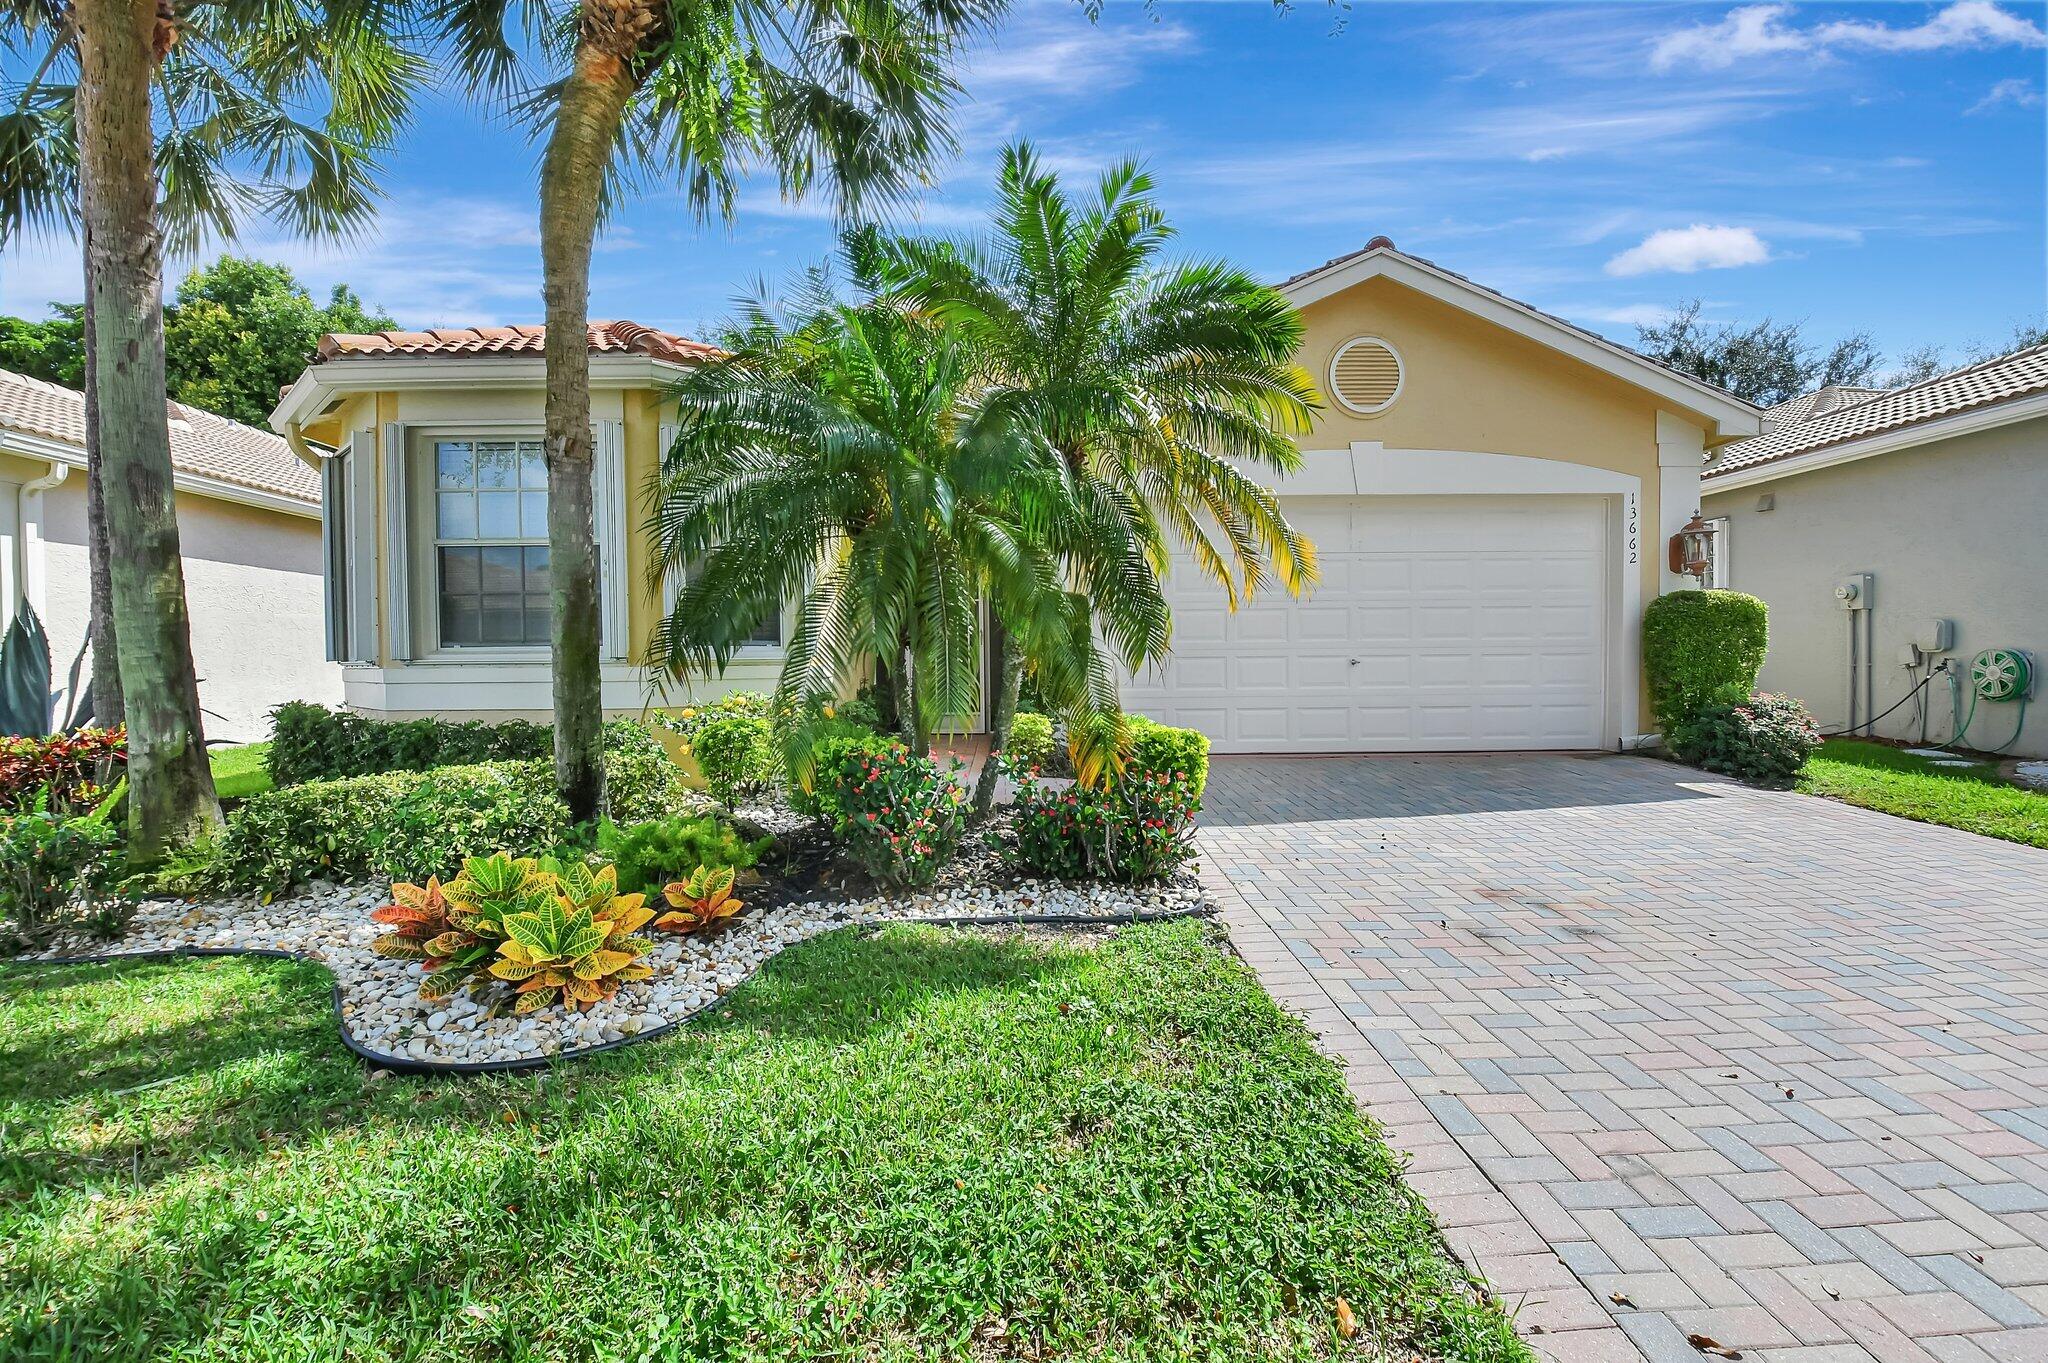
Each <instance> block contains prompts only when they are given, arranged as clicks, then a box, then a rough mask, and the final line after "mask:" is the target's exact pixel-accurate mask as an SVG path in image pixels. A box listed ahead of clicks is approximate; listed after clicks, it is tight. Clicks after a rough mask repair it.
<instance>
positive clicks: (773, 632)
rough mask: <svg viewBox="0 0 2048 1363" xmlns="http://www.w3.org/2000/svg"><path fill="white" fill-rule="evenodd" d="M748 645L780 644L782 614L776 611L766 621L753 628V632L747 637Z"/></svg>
mask: <svg viewBox="0 0 2048 1363" xmlns="http://www.w3.org/2000/svg"><path fill="white" fill-rule="evenodd" d="M747 642H748V643H750V644H779V643H781V642H782V612H781V611H776V612H775V613H774V614H772V615H770V616H769V617H768V618H767V619H766V620H763V621H762V622H761V623H760V624H758V625H756V626H754V632H753V633H752V634H749V635H748V636H747Z"/></svg>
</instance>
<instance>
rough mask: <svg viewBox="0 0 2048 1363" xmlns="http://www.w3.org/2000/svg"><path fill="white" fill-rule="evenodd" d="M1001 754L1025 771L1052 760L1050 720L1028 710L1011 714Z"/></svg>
mask: <svg viewBox="0 0 2048 1363" xmlns="http://www.w3.org/2000/svg"><path fill="white" fill-rule="evenodd" d="M1003 756H1005V757H1007V758H1008V759H1009V760H1010V763H1011V765H1013V766H1015V767H1018V768H1021V769H1023V770H1025V771H1030V770H1032V769H1033V768H1043V767H1044V766H1045V765H1046V764H1047V763H1049V762H1051V761H1052V721H1051V720H1050V719H1048V718H1047V717H1046V716H1044V715H1037V714H1033V713H1031V712H1030V711H1028V710H1026V711H1023V712H1021V713H1019V714H1017V715H1014V716H1012V717H1011V719H1010V736H1009V737H1008V738H1007V739H1005V740H1004V741H1003Z"/></svg>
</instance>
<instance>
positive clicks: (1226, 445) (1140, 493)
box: [872, 146, 1320, 812]
mask: <svg viewBox="0 0 2048 1363" xmlns="http://www.w3.org/2000/svg"><path fill="white" fill-rule="evenodd" d="M1171 236H1172V229H1171V228H1170V227H1169V226H1168V224H1167V222H1166V220H1165V217H1164V215H1163V214H1162V213H1161V211H1160V209H1159V207H1158V204H1157V202H1156V201H1155V200H1154V198H1153V184H1152V180H1151V178H1150V177H1149V176H1148V175H1146V174H1144V173H1143V172H1142V171H1140V170H1139V169H1138V168H1137V167H1136V166H1135V165H1133V164H1130V163H1124V164H1121V165H1118V166H1115V167H1112V168H1111V169H1110V170H1109V171H1107V172H1106V173H1105V174H1104V175H1103V176H1102V179H1101V182H1100V184H1099V186H1098V187H1097V190H1096V192H1095V195H1094V197H1093V198H1092V199H1088V200H1085V201H1084V200H1079V199H1077V198H1074V197H1070V196H1069V195H1068V194H1066V193H1065V192H1064V191H1063V190H1062V189H1061V187H1060V184H1059V181H1058V179H1057V177H1056V176H1055V175H1054V174H1053V173H1052V172H1051V171H1048V170H1044V169H1042V168H1041V167H1040V166H1039V164H1038V161H1037V159H1036V157H1035V156H1034V155H1033V154H1032V152H1031V150H1030V148H1028V147H1026V146H1013V147H1010V148H1008V149H1007V150H1006V151H1005V152H1004V154H1003V162H1002V170H1001V174H1000V178H999V180H998V182H997V204H996V211H995V224H994V230H993V231H992V232H991V233H990V234H989V235H988V236H987V237H986V238H985V239H983V240H979V241H943V240H933V239H928V238H915V237H896V238H876V239H875V240H874V242H873V250H874V252H875V254H876V257H877V259H876V263H875V264H874V266H873V267H872V268H874V269H876V270H878V271H881V272H884V273H886V275H887V276H888V278H889V281H890V285H891V288H892V290H893V292H894V294H895V296H897V297H898V298H900V299H902V300H904V301H905V302H907V303H910V304H912V305H915V306H917V307H920V308H922V309H925V310H927V311H928V312H930V313H931V314H932V315H933V316H935V317H936V318H937V319H938V320H940V321H941V322H942V323H944V324H945V325H946V326H948V327H952V328H958V329H960V330H961V331H962V332H963V333H964V334H965V335H966V337H967V338H968V339H969V341H970V342H971V344H972V345H973V347H974V348H975V350H976V352H977V353H978V354H980V355H981V356H982V357H983V361H984V366H985V370H984V376H985V379H986V381H987V383H988V385H989V387H988V390H987V393H986V395H985V398H984V400H985V401H986V402H987V403H988V404H989V405H990V406H991V407H993V408H995V409H997V410H1002V411H1007V412H1011V413H1014V414H1015V415H1016V416H1017V417H1018V418H1019V419H1020V420H1023V421H1024V422H1026V423H1027V424H1029V425H1030V426H1031V427H1032V428H1033V429H1034V430H1036V431H1038V432H1039V433H1040V434H1041V436H1042V437H1043V438H1044V439H1045V440H1046V441H1047V442H1048V443H1049V444H1051V445H1052V447H1053V448H1054V449H1056V450H1057V451H1058V452H1059V454H1060V456H1061V458H1062V459H1063V460H1064V461H1065V462H1066V464H1067V465H1068V467H1069V468H1070V469H1071V470H1072V472H1073V475H1074V477H1075V479H1076V482H1077V484H1078V490H1077V500H1078V501H1079V502H1081V503H1082V504H1085V505H1089V506H1091V507H1094V508H1096V509H1097V511H1098V513H1099V514H1100V515H1102V516H1105V517H1110V516H1115V517H1121V518H1123V519H1124V520H1125V521H1126V523H1127V525H1128V534H1127V535H1125V536H1119V537H1103V536H1093V537H1088V538H1085V539H1083V540H1081V541H1079V542H1078V544H1077V545H1076V546H1075V547H1074V548H1073V549H1072V550H1071V551H1070V552H1068V553H1066V554H1065V555H1064V561H1065V564H1066V567H1067V569H1068V571H1069V572H1070V574H1071V576H1072V580H1073V581H1074V582H1075V583H1076V584H1077V585H1078V586H1079V587H1080V588H1081V590H1083V591H1084V592H1085V593H1086V595H1087V596H1088V597H1089V599H1090V600H1091V601H1094V602H1096V603H1097V604H1098V605H1099V606H1101V607H1103V610H1102V612H1100V613H1099V616H1098V619H1099V623H1100V625H1101V627H1102V629H1103V631H1104V633H1105V634H1106V635H1107V636H1108V638H1109V640H1110V641H1111V642H1112V643H1113V644H1114V645H1115V647H1116V651H1117V653H1118V654H1119V655H1120V656H1121V659H1122V661H1123V662H1124V664H1125V665H1126V666H1128V667H1130V668H1131V669H1133V670H1136V669H1138V668H1140V667H1142V666H1144V665H1146V664H1147V663H1149V662H1152V661H1155V660H1156V659H1158V658H1159V657H1160V656H1161V655H1162V654H1163V653H1164V652H1165V650H1166V649H1167V647H1168V646H1169V644H1170V639H1171V636H1170V628H1171V621H1170V619H1168V618H1167V617H1166V615H1165V613H1164V611H1163V609H1162V610H1161V611H1160V612H1158V613H1152V614H1148V613H1145V612H1142V611H1135V610H1131V609H1127V608H1120V607H1122V606H1124V605H1127V604H1128V603H1126V602H1124V600H1123V598H1124V597H1125V596H1127V595H1128V593H1129V590H1130V583H1131V581H1132V576H1133V574H1132V565H1131V564H1130V563H1129V562H1128V561H1127V560H1126V559H1124V558H1122V557H1120V556H1115V557H1100V558H1098V557H1094V556H1093V555H1092V554H1091V552H1090V546H1091V545H1116V546H1128V545H1131V544H1136V545H1139V546H1142V553H1143V556H1144V559H1145V564H1146V567H1147V568H1148V569H1149V574H1150V576H1152V577H1154V578H1156V577H1157V576H1158V575H1160V574H1163V573H1165V572H1166V570H1167V566H1168V557H1169V536H1170V537H1171V541H1172V542H1176V543H1178V545H1179V546H1180V547H1181V548H1182V549H1183V550H1184V551H1185V552H1186V553H1187V554H1188V555H1189V556H1190V557H1191V558H1192V559H1193V562H1194V564H1195V566H1196V567H1197V568H1198V569H1199V570H1200V571H1201V572H1203V573H1205V574H1206V575H1207V576H1209V577H1210V578H1212V579H1214V581H1215V582H1216V584H1217V586H1218V589H1219V590H1221V591H1222V592H1223V593H1224V595H1225V597H1226V599H1227V600H1228V602H1229V604H1230V607H1231V608H1232V609H1233V610H1234V609H1236V608H1237V607H1238V606H1239V605H1241V604H1242V603H1243V602H1245V601H1247V600H1249V599H1251V597H1252V596H1253V594H1254V593H1255V592H1256V591H1258V590H1259V589H1260V588H1261V587H1262V586H1264V585H1266V584H1267V583H1268V582H1269V581H1271V580H1273V579H1275V578H1277V579H1278V581H1279V583H1280V585H1281V586H1282V587H1284V588H1285V589H1286V590H1287V591H1289V592H1291V593H1297V594H1298V593H1299V592H1301V591H1302V590H1303V589H1304V588H1305V587H1306V586H1308V585H1309V584H1310V583H1312V582H1313V581H1314V578H1315V554H1314V549H1313V547H1312V546H1311V545H1310V544H1309V543H1308V542H1307V541H1306V540H1305V539H1303V538H1302V537H1301V536H1300V535H1299V534H1297V533H1296V532H1295V530H1294V529H1293V528H1292V527H1291V526H1290V525H1289V524H1288V523H1287V520H1286V518H1285V517H1284V516H1283V515H1282V514H1281V512H1280V508H1279V504H1278V502H1277V501H1276V499H1275V498H1274V495H1273V493H1272V491H1271V490H1270V489H1268V488H1267V487H1265V486H1264V485H1263V484H1261V483H1260V482H1259V481H1257V480H1256V479H1255V478H1252V477H1249V476H1247V475H1246V474H1245V473H1243V472H1241V471H1240V470H1239V468H1238V466H1237V463H1235V462H1233V461H1242V462H1244V463H1248V464H1251V465H1253V466H1255V467H1258V468H1264V469H1270V470H1272V471H1274V472H1276V473H1286V472H1289V471H1291V470H1293V469H1295V468H1297V467H1298V466H1299V464H1300V460H1301V455H1300V452H1299V451H1298V450H1297V449H1296V448H1295V445H1294V442H1293V441H1292V440H1290V439H1288V434H1289V433H1290V432H1300V431H1305V430H1306V429H1307V424H1308V420H1309V417H1310V415H1311V413H1312V412H1313V411H1314V409H1315V408H1316V407H1317V406H1318V405H1319V403H1320V398H1319V396H1318V395H1317V393H1316V391H1315V389H1314V387H1313V385H1311V384H1310V382H1309V380H1308V377H1307V376H1306V375H1305V374H1304V373H1303V372H1302V370H1301V369H1300V368H1299V366H1297V365H1296V364H1295V363H1294V354H1295V351H1296V350H1297V349H1298V348H1299V346H1300V344H1301V335H1302V325H1301V318H1300V315H1299V314H1298V313H1297V312H1296V311H1295V310H1294V308H1293V307H1292V306H1291V305H1290V304H1289V303H1288V302H1287V300H1286V299H1285V298H1283V297H1282V296H1281V295H1280V294H1279V293H1278V292H1276V291H1275V290H1273V289H1271V288H1269V287H1267V286H1265V285H1263V284H1261V283H1259V282H1258V281H1257V280H1255V279H1253V278H1252V277H1251V276H1249V275H1247V274H1245V273H1244V272H1243V271H1241V270H1238V269H1235V268H1233V267H1231V266H1229V265H1226V264H1223V263H1221V262H1216V261H1196V262H1167V261H1165V260H1163V259H1162V258H1161V253H1162V251H1163V250H1164V248H1165V246H1166V244H1167V242H1168V241H1169V240H1170V239H1171ZM1022 661H1023V660H1022V659H1021V658H1020V656H1019V655H1018V653H1017V651H1016V650H1014V649H1006V650H1005V654H1004V666H1003V670H1002V683H1001V685H1002V690H1001V692H1000V694H999V695H998V696H997V698H996V705H995V716H994V718H995V727H996V743H997V745H998V747H1000V746H1001V744H1002V743H1003V742H1004V741H1005V740H1006V739H1007V737H1008V730H1009V723H1010V719H1011V716H1012V715H1013V714H1014V713H1015V711H1016V698H1017V690H1018V682H1019V678H1020V676H1021V671H1022V669H1021V667H1020V663H1021V662H1022ZM993 767H994V764H993V763H991V764H990V766H989V768H986V769H984V771H983V779H982V782H981V785H980V787H979V788H978V789H977V791H976V803H977V805H978V807H979V808H980V809H981V810H982V811H983V812H985V811H986V809H987V807H988V803H989V801H990V800H991V799H992V798H993V795H994V790H995V786H994V779H993Z"/></svg>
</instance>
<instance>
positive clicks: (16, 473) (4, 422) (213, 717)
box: [0, 370, 341, 741]
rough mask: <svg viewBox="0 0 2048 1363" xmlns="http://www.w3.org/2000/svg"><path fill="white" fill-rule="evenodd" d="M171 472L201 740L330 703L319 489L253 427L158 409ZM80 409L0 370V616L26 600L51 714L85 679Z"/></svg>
mask: <svg viewBox="0 0 2048 1363" xmlns="http://www.w3.org/2000/svg"><path fill="white" fill-rule="evenodd" d="M168 407H169V416H170V432H171V465H172V471H173V475H174V488H175V496H176V504H177V511H178V538H179V544H180V547H181V549H182V551H183V555H184V560H185V600H186V604H187V607H188V609H189V610H190V612H191V624H192V654H193V662H194V669H195V671H196V672H197V673H198V676H199V704H200V708H201V710H202V712H203V715H202V720H203V723H204V725H205V731H206V736H207V737H208V738H209V739H213V740H219V739H230V740H235V741H246V740H250V739H257V738H262V737H263V736H264V735H265V734H267V733H268V732H269V727H270V726H269V720H268V714H269V711H270V709H271V707H272V706H275V705H278V704H280V703H282V702H284V701H287V700H294V699H305V700H321V701H338V700H339V699H340V697H341V675H340V671H339V669H337V668H336V667H334V666H333V665H332V664H331V663H328V662H326V661H325V660H324V659H323V657H322V653H321V647H320V618H321V617H320V610H321V607H320V601H321V554H320V483H319V479H318V478H317V477H316V476H315V475H314V474H313V472H312V470H310V469H308V468H307V467H306V465H305V464H304V463H303V462H301V461H300V460H298V459H296V458H294V457H293V456H292V453H291V451H290V449H289V448H288V447H287V446H286V445H285V442H284V441H282V440H280V439H279V438H278V437H277V436H276V435H274V434H272V433H271V432H269V431H259V430H257V429H256V428H255V427H253V426H244V425H242V424H241V423H240V422H238V421H230V420H228V419H227V418H226V417H221V416H215V415H213V414H212V413H211V412H204V411H200V410H199V409H198V408H194V407H185V406H181V405H179V404H178V403H175V402H173V403H170V404H168ZM85 482H86V480H85V400H84V398H83V396H82V395H80V394H79V393H77V392H74V391H73V390H71V389H69V388H63V387H59V386H58V385H56V384H53V383H46V382H44V381H42V380H40V379H32V378H27V377H24V376H23V375H20V374H14V373H9V372H6V371H4V370H0V539H4V541H5V544H4V546H0V608H4V622H5V623H11V622H12V620H13V616H14V612H15V609H16V606H17V603H19V602H22V601H27V602H28V603H29V604H30V605H31V606H33V607H34V608H35V611H36V614H37V615H38V616H39V617H41V619H42V621H43V625H44V628H45V629H46V630H47V631H48V632H49V636H50V672H51V681H52V683H53V685H54V686H55V687H56V688H57V689H58V695H57V707H56V708H57V712H58V714H59V715H60V716H61V715H62V714H64V713H65V711H66V709H67V707H68V706H69V705H70V703H71V701H72V699H73V695H72V689H73V688H72V669H73V666H74V664H80V665H79V666H78V671H77V678H78V685H79V687H81V688H82V687H83V686H84V685H85V684H86V683H87V681H88V680H89V679H90V676H91V670H90V667H89V666H88V665H84V664H81V663H80V660H81V659H82V658H83V657H84V656H85V649H86V629H87V621H88V619H89V616H90V613H91V586H90V575H89V572H88V568H87V560H86V520H85Z"/></svg>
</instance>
